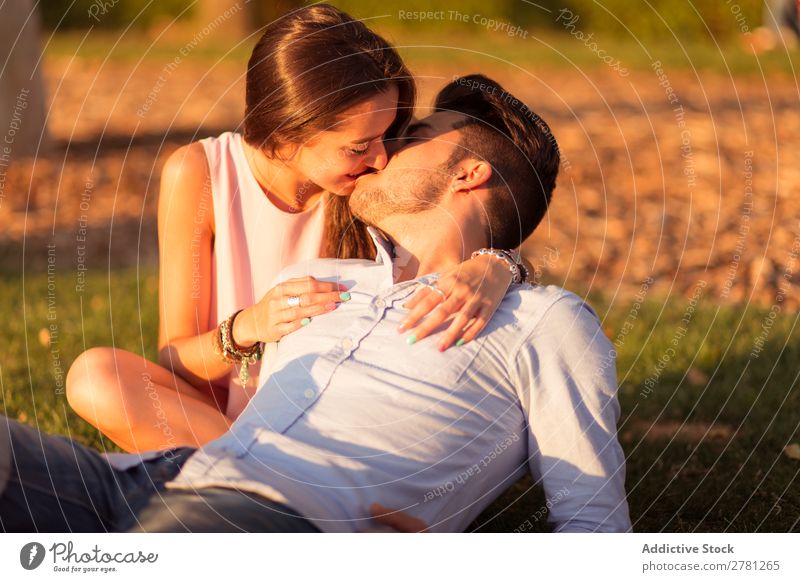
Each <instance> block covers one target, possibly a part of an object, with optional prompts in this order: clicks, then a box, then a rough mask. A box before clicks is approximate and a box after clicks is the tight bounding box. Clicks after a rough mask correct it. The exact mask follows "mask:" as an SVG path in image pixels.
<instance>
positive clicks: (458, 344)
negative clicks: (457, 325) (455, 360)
mask: <svg viewBox="0 0 800 582" xmlns="http://www.w3.org/2000/svg"><path fill="white" fill-rule="evenodd" d="M465 343H467V342H465V341H464V338H463V337H462V338H461V339H460V340H458V341H457V342H456V345H457V346H463V345H464V344H465Z"/></svg>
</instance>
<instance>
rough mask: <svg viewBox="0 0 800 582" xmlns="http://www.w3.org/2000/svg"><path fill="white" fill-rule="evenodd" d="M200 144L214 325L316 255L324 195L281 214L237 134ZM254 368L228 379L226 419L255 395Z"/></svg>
mask: <svg viewBox="0 0 800 582" xmlns="http://www.w3.org/2000/svg"><path fill="white" fill-rule="evenodd" d="M201 143H202V144H203V147H204V149H205V152H206V157H207V158H208V165H209V169H210V172H211V189H212V197H213V200H214V231H215V236H214V256H213V259H212V267H211V268H212V280H213V282H214V284H213V287H212V292H211V313H210V317H209V321H210V323H211V325H212V326H213V327H216V326H217V325H219V322H220V321H222V320H223V319H225V318H227V317H228V316H230V315H231V313H233V312H234V311H236V310H237V309H244V308H245V307H250V306H251V305H254V304H255V303H257V302H258V301H259V300H261V298H262V297H263V296H264V295H265V294H266V293H267V291H269V290H270V289H271V288H272V287H273V286H274V281H275V278H276V277H277V276H278V274H279V273H280V272H281V270H282V269H283V268H284V267H287V266H288V265H291V264H293V263H297V262H300V261H306V260H310V259H316V258H318V257H320V256H321V254H322V252H323V249H324V236H325V232H324V230H325V223H324V218H325V196H323V197H322V198H321V201H320V202H319V203H317V204H315V205H314V206H313V207H312V208H310V209H308V210H306V211H304V212H299V213H290V212H284V211H283V210H280V209H278V208H276V207H275V205H274V204H272V202H270V201H269V199H268V198H267V196H266V195H265V194H264V191H263V190H262V189H261V186H260V185H259V183H258V181H257V180H256V178H255V176H254V175H253V173H252V171H251V170H250V166H249V165H248V163H247V158H246V157H245V152H244V145H243V139H242V136H241V135H240V134H238V133H234V132H226V133H223V134H221V135H219V136H217V137H210V138H206V139H203V140H201ZM213 327H211V328H210V329H213ZM259 370H260V364H257V365H256V366H251V367H250V370H249V371H250V380H249V382H248V383H247V386H242V385H241V383H240V382H239V378H238V375H237V374H236V373H232V374H231V375H230V376H229V380H228V386H229V388H230V395H229V397H228V408H227V414H228V416H230V417H231V418H235V417H237V416H239V414H240V413H241V411H242V410H243V409H244V407H245V405H246V404H247V402H248V401H249V399H250V398H251V397H252V395H253V394H254V393H255V390H256V384H257V380H258V375H259Z"/></svg>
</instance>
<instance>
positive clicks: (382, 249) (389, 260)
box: [367, 226, 439, 287]
mask: <svg viewBox="0 0 800 582" xmlns="http://www.w3.org/2000/svg"><path fill="white" fill-rule="evenodd" d="M367 232H368V233H369V235H370V236H371V237H372V242H373V243H375V248H376V249H377V255H376V257H375V262H376V263H377V264H379V265H381V266H382V267H383V269H384V271H383V277H384V285H386V286H388V287H391V286H393V285H394V267H395V265H394V258H395V257H394V244H392V241H390V240H389V239H388V238H387V237H386V235H384V234H383V233H382V232H381V231H380V230H378V229H377V228H375V227H373V226H368V227H367ZM438 278H439V273H429V274H427V275H424V276H421V277H418V278H417V279H416V282H418V283H422V284H425V285H427V284H428V283H430V282H432V281H434V280H436V279H438ZM407 283H414V282H413V281H408V282H407Z"/></svg>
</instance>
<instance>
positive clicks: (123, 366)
mask: <svg viewBox="0 0 800 582" xmlns="http://www.w3.org/2000/svg"><path fill="white" fill-rule="evenodd" d="M67 399H68V400H69V403H70V405H71V406H72V408H73V409H74V410H75V412H77V413H78V414H79V415H80V416H81V417H82V418H83V419H84V420H86V421H87V422H89V423H91V424H92V425H94V426H96V427H97V428H98V429H100V431H102V432H103V434H105V435H106V436H108V438H110V439H111V440H112V441H114V442H115V443H117V444H118V445H119V446H120V447H122V448H123V449H125V450H127V451H131V452H141V451H153V450H159V449H168V448H174V447H180V446H192V447H197V446H201V445H203V444H205V443H207V442H208V441H210V440H213V439H215V438H217V437H218V436H220V435H221V434H222V433H224V432H225V431H226V430H227V429H228V426H229V425H230V420H229V419H228V418H227V417H226V416H225V414H224V413H223V412H222V411H223V410H225V402H224V401H220V400H219V395H218V394H217V393H215V392H213V391H212V390H206V391H202V390H199V389H198V388H196V387H194V386H192V385H191V384H189V383H188V382H186V381H185V380H183V379H182V378H180V377H178V376H176V375H175V374H173V373H172V372H170V371H169V370H168V369H166V368H164V367H162V366H159V365H158V364H155V363H153V362H150V361H148V360H146V359H144V358H143V357H141V356H139V355H137V354H134V353H132V352H128V351H125V350H120V349H114V348H92V349H90V350H87V351H85V352H84V353H82V354H81V355H80V356H78V358H77V359H76V360H75V362H74V363H73V364H72V367H71V368H70V369H69V373H68V374H67Z"/></svg>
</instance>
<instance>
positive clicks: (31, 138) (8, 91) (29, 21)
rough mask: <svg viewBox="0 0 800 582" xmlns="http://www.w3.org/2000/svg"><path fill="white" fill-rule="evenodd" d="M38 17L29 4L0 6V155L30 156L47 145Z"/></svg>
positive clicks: (26, 0)
mask: <svg viewBox="0 0 800 582" xmlns="http://www.w3.org/2000/svg"><path fill="white" fill-rule="evenodd" d="M41 55H42V50H41V44H40V40H39V14H38V12H37V11H36V7H35V5H34V2H33V0H6V1H5V2H2V3H0V153H4V154H6V156H7V157H21V156H31V155H34V154H36V153H37V152H40V151H41V150H42V149H43V148H44V147H45V146H46V142H47V115H46V111H45V93H44V85H43V83H42V75H41V70H42V60H41Z"/></svg>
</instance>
